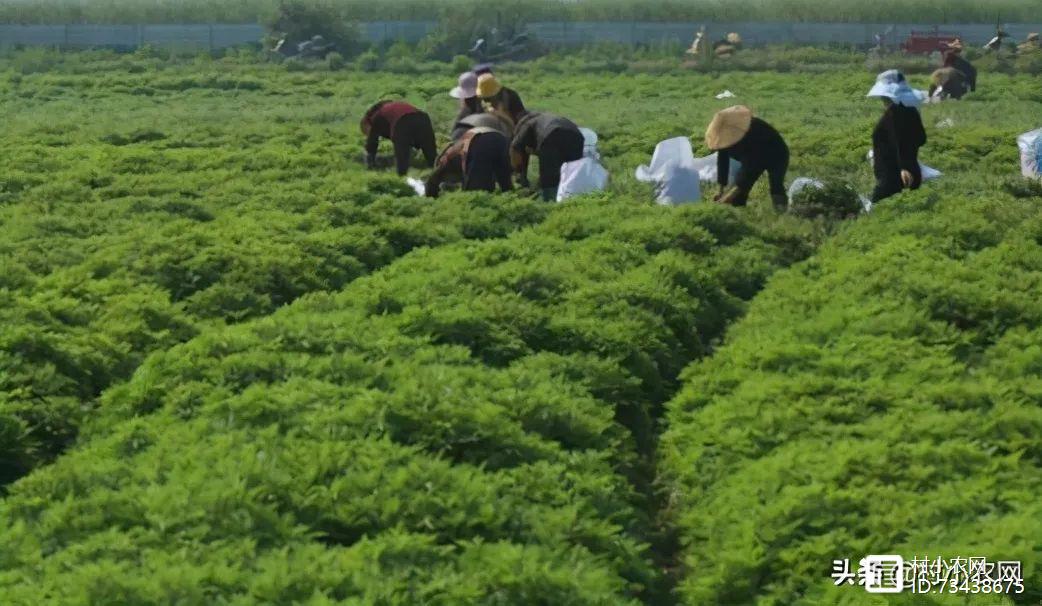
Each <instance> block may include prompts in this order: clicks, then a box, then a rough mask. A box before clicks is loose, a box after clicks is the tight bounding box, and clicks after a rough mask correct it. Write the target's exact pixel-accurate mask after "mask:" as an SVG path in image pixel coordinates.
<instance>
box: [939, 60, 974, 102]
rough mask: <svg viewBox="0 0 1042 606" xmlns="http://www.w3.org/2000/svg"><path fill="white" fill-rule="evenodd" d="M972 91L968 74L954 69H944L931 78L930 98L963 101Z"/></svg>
mask: <svg viewBox="0 0 1042 606" xmlns="http://www.w3.org/2000/svg"><path fill="white" fill-rule="evenodd" d="M969 91H970V85H969V83H967V82H966V74H964V73H962V72H961V71H959V70H957V69H955V68H954V67H942V68H941V69H939V70H936V71H934V73H933V74H932V75H931V76H930V96H931V97H937V98H939V99H962V98H963V96H965V95H966V93H968V92H969Z"/></svg>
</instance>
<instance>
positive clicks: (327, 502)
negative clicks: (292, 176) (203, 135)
mask: <svg viewBox="0 0 1042 606" xmlns="http://www.w3.org/2000/svg"><path fill="white" fill-rule="evenodd" d="M786 225H788V228H786V227H785V226H786ZM795 226H796V224H795V223H788V222H785V221H782V222H781V223H780V224H779V225H774V226H772V227H773V229H772V230H771V231H772V232H773V235H765V232H766V230H762V231H761V230H760V229H757V228H754V227H752V226H751V225H750V224H749V223H748V222H746V221H745V220H743V219H741V218H740V217H739V214H738V213H736V212H734V211H732V210H729V209H724V208H721V207H715V206H710V205H699V206H697V207H688V208H684V209H672V210H670V209H663V208H660V207H651V206H642V205H634V204H632V203H627V202H614V201H608V200H606V199H589V200H585V201H581V202H575V203H570V204H568V205H565V206H562V207H559V208H557V209H556V210H555V211H554V212H553V213H552V214H551V216H550V217H549V218H548V219H547V221H545V222H544V223H543V224H541V225H540V226H538V227H536V228H533V229H529V230H526V231H523V232H519V233H516V234H514V235H512V236H509V237H507V238H505V239H501V240H490V241H486V242H459V243H456V244H449V245H445V246H441V247H438V248H435V249H425V250H418V251H414V252H413V254H411V255H409V256H407V257H404V258H402V259H400V260H398V261H396V262H394V263H392V264H391V265H389V266H388V267H386V268H384V269H382V270H380V271H378V272H376V273H374V274H373V275H371V276H368V277H365V278H361V279H359V280H357V281H355V282H353V283H352V284H351V285H349V286H347V287H346V288H345V289H344V290H343V291H342V292H341V293H339V294H335V295H334V294H326V293H315V294H310V295H307V296H305V297H303V298H301V299H300V300H298V301H297V302H295V303H294V304H292V305H290V306H288V307H286V308H283V309H281V310H279V311H277V312H275V313H274V314H272V315H270V316H268V317H265V318H263V319H260V320H255V321H250V322H246V323H242V324H239V325H236V326H233V327H226V328H220V329H212V330H208V331H206V332H204V333H203V334H201V335H200V336H199V337H197V338H195V339H193V340H192V341H190V342H189V343H187V344H184V345H179V346H175V347H173V348H171V349H170V350H168V351H165V352H162V353H158V354H155V355H154V356H152V357H151V358H150V359H149V360H148V361H147V362H146V363H145V364H144V365H143V366H142V367H141V368H139V369H138V371H137V372H136V373H135V376H134V378H133V379H132V380H131V381H130V382H128V383H126V384H123V385H119V386H116V387H113V388H111V389H109V390H108V391H107V392H106V393H105V395H104V396H103V398H102V399H103V402H102V406H101V407H100V408H99V411H98V418H97V419H95V421H94V422H92V423H91V424H90V427H89V429H88V430H87V433H86V434H85V439H84V440H83V442H82V444H81V445H80V446H77V447H76V448H74V449H72V450H71V451H69V452H67V453H66V454H65V455H64V456H62V457H61V458H59V459H58V460H57V461H56V462H55V463H54V464H53V465H50V466H48V467H45V468H42V469H39V470H37V471H36V472H35V473H33V474H31V475H30V476H28V477H26V478H23V479H22V480H21V481H19V482H17V483H15V484H14V485H12V487H11V492H10V494H9V496H8V497H7V499H6V500H5V501H4V502H3V504H2V505H0V535H2V536H4V537H5V538H4V541H5V549H3V550H0V554H2V555H0V570H3V571H4V572H0V593H3V594H4V595H5V596H7V597H8V599H9V601H10V602H13V603H15V604H21V603H34V604H38V603H48V602H55V603H58V602H60V603H71V604H75V603H84V604H86V603H111V602H167V601H177V600H182V601H189V602H198V601H208V602H222V601H223V602H228V603H248V602H251V603H252V602H257V601H262V602H271V603H291V602H308V603H316V604H318V603H330V602H332V601H343V600H347V601H351V600H359V601H364V602H366V603H384V604H415V603H429V604H478V603H481V604H504V605H505V604H519V603H554V604H624V603H635V602H636V600H638V599H639V598H642V597H647V596H648V595H650V594H653V593H654V592H655V591H657V590H658V587H659V585H660V577H661V575H660V573H659V571H658V569H657V568H656V566H655V565H654V562H653V561H652V558H651V556H650V554H649V553H648V551H647V549H646V543H647V542H648V541H649V540H650V538H651V534H652V523H651V520H650V519H649V518H650V515H649V512H648V509H649V507H648V503H647V493H646V491H645V490H644V487H645V486H646V482H647V476H648V470H647V464H648V456H649V454H650V448H651V446H650V434H651V429H652V428H651V417H652V416H653V414H654V410H655V408H656V407H657V406H659V405H660V404H661V402H662V401H663V400H664V399H665V398H667V397H668V396H669V395H670V394H671V393H672V390H673V386H674V385H675V382H676V375H677V373H678V372H679V371H680V369H681V368H682V367H683V366H685V365H686V364H687V363H688V362H690V361H691V360H692V359H693V358H695V357H697V356H700V355H703V354H704V353H706V352H707V351H708V350H709V349H710V348H711V346H712V344H713V342H714V341H715V340H716V339H717V338H718V337H719V336H720V335H721V334H722V331H723V329H724V326H725V325H726V324H727V323H728V321H729V320H731V319H732V318H734V317H735V316H737V315H738V314H739V313H740V312H741V311H742V310H743V308H744V299H746V298H748V297H749V296H751V294H752V293H753V292H755V291H756V290H757V289H758V288H759V287H760V285H762V284H763V283H764V281H765V280H766V277H767V276H768V275H769V274H770V273H772V272H773V271H774V270H775V269H776V268H777V267H779V266H781V265H784V264H787V263H790V262H792V261H794V260H796V259H797V258H800V257H803V256H805V255H806V254H807V250H806V247H805V245H803V244H802V236H801V234H800V233H799V231H798V229H797V228H796V227H795Z"/></svg>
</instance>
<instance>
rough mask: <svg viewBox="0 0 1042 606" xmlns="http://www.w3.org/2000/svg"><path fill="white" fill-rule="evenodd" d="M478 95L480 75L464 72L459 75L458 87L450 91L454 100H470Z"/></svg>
mask: <svg viewBox="0 0 1042 606" xmlns="http://www.w3.org/2000/svg"><path fill="white" fill-rule="evenodd" d="M477 94H478V75H477V74H475V73H474V72H463V73H462V74H460V75H459V80H458V81H457V82H456V87H455V88H453V89H452V90H450V91H449V96H450V97H452V98H454V99H469V98H471V97H473V96H475V95H477Z"/></svg>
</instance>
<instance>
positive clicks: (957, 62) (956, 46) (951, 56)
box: [944, 38, 977, 92]
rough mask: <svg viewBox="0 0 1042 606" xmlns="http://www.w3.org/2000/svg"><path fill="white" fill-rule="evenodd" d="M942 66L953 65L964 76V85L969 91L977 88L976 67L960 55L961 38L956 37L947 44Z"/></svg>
mask: <svg viewBox="0 0 1042 606" xmlns="http://www.w3.org/2000/svg"><path fill="white" fill-rule="evenodd" d="M944 67H954V68H955V69H957V70H959V71H960V72H962V73H963V75H965V76H966V85H967V86H968V87H969V89H970V91H971V92H972V91H976V90H977V68H976V67H973V64H971V63H970V62H969V61H967V60H966V59H965V58H964V57H963V56H962V40H960V39H959V38H956V39H955V40H953V41H952V42H951V44H949V45H948V52H947V53H945V55H944Z"/></svg>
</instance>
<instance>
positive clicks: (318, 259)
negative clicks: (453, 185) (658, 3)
mask: <svg viewBox="0 0 1042 606" xmlns="http://www.w3.org/2000/svg"><path fill="white" fill-rule="evenodd" d="M786 53H789V54H786ZM593 56H598V55H597V54H596V53H594V55H593ZM982 65H983V66H991V67H994V68H995V69H988V70H985V71H984V73H982V77H981V83H980V90H979V91H978V92H977V93H975V94H973V95H971V96H970V97H968V98H967V99H966V100H964V101H962V102H949V103H945V104H941V105H928V106H925V107H924V108H923V118H924V123H925V125H926V130H927V134H928V137H929V142H928V144H927V146H926V147H925V148H924V149H923V151H922V154H921V159H922V161H923V162H924V163H926V164H928V165H930V166H932V167H935V168H938V169H940V170H941V171H942V172H943V173H944V175H943V176H942V177H941V178H939V179H937V180H935V181H930V182H928V183H926V184H925V185H924V187H923V189H922V190H920V191H918V192H914V193H906V194H903V195H900V196H898V197H895V198H892V199H890V200H887V201H884V202H882V203H881V204H879V205H878V206H877V207H876V208H875V209H874V210H873V212H872V213H870V214H867V215H864V216H861V217H859V218H857V219H854V220H850V221H845V222H842V223H835V222H830V221H826V220H824V219H821V218H818V219H802V218H797V217H795V216H792V215H788V214H778V213H776V212H775V211H774V210H773V209H772V208H771V207H770V204H769V201H768V200H767V192H766V186H765V185H764V184H762V183H761V184H759V185H758V186H757V188H756V189H755V190H754V194H753V203H752V204H751V206H750V207H748V208H746V209H731V208H725V207H721V206H719V205H715V204H712V203H700V204H694V205H689V206H684V207H678V208H670V207H662V206H656V205H654V204H653V203H652V202H651V199H652V195H651V188H650V186H649V185H646V184H643V183H639V182H637V181H636V180H635V179H634V177H633V171H634V169H635V168H636V167H637V166H638V165H639V164H642V163H646V162H647V161H648V160H649V159H650V155H651V152H652V151H653V149H654V146H655V144H656V143H657V142H658V141H660V140H662V139H665V138H668V137H672V136H691V137H692V140H693V142H694V143H695V145H696V152H697V153H698V154H699V155H702V154H704V153H706V150H705V149H704V148H702V143H701V138H702V137H701V134H702V132H703V130H704V127H705V124H706V123H707V122H708V120H709V119H710V117H711V116H712V115H713V113H714V112H715V111H717V110H719V109H721V108H723V107H725V106H727V105H730V104H732V103H734V102H741V103H745V104H748V105H749V106H750V107H752V108H753V109H754V110H755V111H756V112H757V113H758V114H759V115H761V116H762V117H764V118H765V119H767V120H768V121H770V122H771V123H772V124H774V125H775V126H777V127H778V128H779V130H780V131H781V132H782V133H783V134H784V135H785V137H786V138H787V140H788V142H789V145H790V147H791V149H792V154H793V164H792V168H791V170H790V173H789V180H790V181H791V180H792V179H794V178H796V177H799V176H807V177H814V178H819V179H824V180H829V181H842V182H846V183H850V184H851V185H852V186H853V187H854V188H855V189H857V190H858V191H867V190H868V189H869V188H870V187H871V183H872V178H871V167H870V165H869V163H868V162H867V160H866V159H865V154H866V152H867V151H868V149H869V147H870V146H871V141H870V130H871V128H872V126H873V124H874V122H875V120H876V119H877V118H878V116H879V114H880V112H881V104H880V103H879V102H878V100H870V99H866V98H865V97H864V95H865V93H866V92H867V90H868V88H869V87H870V85H871V83H872V81H873V79H874V76H875V70H876V68H877V67H879V66H876V65H872V66H866V65H865V63H864V61H863V59H862V58H860V57H857V58H854V57H847V58H842V57H839V56H838V55H829V54H828V53H825V52H824V51H822V52H813V51H802V52H800V53H796V52H794V51H777V52H767V53H765V54H762V55H753V54H750V55H749V56H748V57H747V58H743V59H741V60H740V61H737V62H736V65H734V67H741V68H742V69H728V70H703V71H691V70H685V69H682V68H680V67H679V63H678V64H677V65H673V64H668V65H667V64H665V63H661V62H657V63H656V62H653V61H647V62H643V63H642V62H639V61H638V62H634V63H630V64H620V63H619V62H617V61H614V60H610V59H609V60H599V61H586V60H585V59H584V58H583V57H579V56H572V57H561V56H551V57H548V58H544V59H541V60H539V61H536V62H532V63H528V64H516V65H505V66H503V67H502V70H501V72H500V75H501V77H502V79H503V80H504V81H505V83H507V84H508V85H510V86H512V87H513V88H515V89H517V90H518V91H520V92H521V94H522V95H523V96H524V99H525V103H526V105H528V106H529V107H531V108H535V109H546V110H550V111H554V112H557V113H560V114H563V115H566V116H570V117H572V118H573V119H574V120H575V121H576V122H578V123H579V124H580V125H581V126H587V127H590V128H592V129H594V130H595V131H597V133H598V134H599V135H600V141H601V142H600V151H601V154H602V155H603V157H604V163H605V166H606V167H607V169H608V170H609V172H610V173H611V178H612V181H611V185H610V187H609V189H608V190H607V191H605V192H603V193H600V194H596V195H590V196H586V197H582V198H578V199H575V200H571V201H568V202H566V203H563V204H548V203H543V202H541V201H538V200H537V199H535V198H534V197H533V196H532V195H529V194H528V193H527V192H518V193H515V194H511V195H489V194H483V193H482V194H475V193H470V194H460V193H455V194H447V195H444V196H442V197H441V198H439V199H438V200H436V201H432V200H429V199H425V198H420V197H417V196H415V195H413V193H412V190H411V189H410V188H409V187H408V186H407V185H406V184H405V183H404V181H403V180H401V179H399V178H398V177H396V176H394V175H392V174H390V173H387V172H367V171H365V170H364V169H363V168H362V163H361V156H362V143H363V137H362V135H361V133H360V132H359V130H358V125H357V124H358V118H359V116H360V115H361V113H362V112H363V111H364V109H365V108H366V107H367V106H368V105H369V104H370V103H372V102H373V101H375V100H376V99H377V98H378V97H379V96H381V95H384V94H395V95H401V96H403V97H404V98H406V99H409V100H411V101H412V102H414V103H415V104H417V105H419V106H421V107H423V108H424V109H426V110H427V111H428V112H429V113H430V114H431V116H432V118H433V119H434V122H435V125H436V129H437V131H438V132H439V136H440V137H441V140H440V143H444V142H446V141H447V133H448V131H449V126H450V122H451V118H452V116H453V115H454V110H455V107H454V101H453V100H452V99H451V98H449V97H448V95H447V94H446V93H447V91H448V90H449V88H450V87H451V86H452V85H453V84H454V81H455V75H456V74H455V73H454V72H453V68H452V67H451V66H449V65H448V64H438V63H415V64H409V65H408V66H407V67H406V66H405V65H404V62H403V63H402V64H398V65H397V67H398V71H397V72H395V71H380V72H370V71H363V70H360V69H356V68H355V67H353V66H349V67H348V68H347V69H334V70H328V69H326V67H325V66H326V64H324V63H323V64H319V65H318V66H316V68H314V69H308V68H307V66H303V67H302V66H301V65H299V64H289V65H288V66H287V65H280V64H274V63H266V62H264V61H260V60H258V59H257V58H256V57H253V56H251V55H249V54H247V53H243V54H235V53H232V54H229V55H228V56H227V57H223V58H211V57H209V56H201V57H198V58H168V57H163V58H160V57H157V56H155V55H153V54H151V53H150V51H148V50H143V51H141V52H138V53H136V54H125V55H119V54H115V53H108V52H91V53H80V54H70V55H60V54H55V53H51V52H40V51H33V52H29V51H26V52H18V53H13V54H8V55H6V56H4V57H3V58H0V112H2V115H3V117H4V128H3V130H2V131H0V141H2V143H3V146H2V152H0V153H2V162H0V604H4V605H7V604H14V605H19V606H22V605H25V606H36V605H42V604H55V605H65V604H75V605H81V604H82V605H94V604H189V605H195V604H207V605H209V604H243V605H245V604H311V605H319V604H386V605H392V604H393V605H402V606H405V605H409V606H411V605H419V604H428V605H444V606H454V605H460V604H474V605H478V604H480V605H504V606H506V605H517V604H553V605H614V604H684V605H690V606H695V605H714V604H728V605H731V604H734V605H758V606H781V605H825V604H828V605H832V604H842V605H850V606H859V605H862V604H865V605H882V604H893V605H895V606H900V605H912V604H929V605H937V606H941V605H944V606H947V605H951V606H955V605H964V604H971V605H973V606H995V605H997V604H1003V605H1010V604H1017V605H1027V604H1037V603H1038V602H1039V600H1040V599H1042V545H1040V537H1042V505H1040V503H1042V441H1040V440H1042V438H1040V435H1042V191H1040V189H1039V188H1037V187H1033V186H1032V185H1031V183H1030V182H1028V181H1026V180H1024V179H1022V178H1021V177H1020V176H1019V157H1018V152H1017V148H1016V142H1015V138H1016V136H1017V135H1018V134H1020V133H1022V132H1025V131H1027V130H1030V129H1034V128H1038V127H1039V126H1042V124H1040V123H1039V119H1040V116H1042V88H1040V87H1039V80H1038V76H1035V75H1029V74H1023V73H1013V72H1015V71H1016V70H1014V69H1012V68H1008V67H1009V66H1007V68H1008V69H1007V68H1003V70H1004V71H1006V72H1010V73H998V71H997V70H998V68H999V66H997V65H992V64H989V63H987V62H982ZM392 67H394V66H392ZM906 67H908V68H909V69H910V72H909V73H910V79H911V80H912V83H913V84H914V85H916V86H918V87H925V85H926V79H927V77H926V76H925V75H924V73H923V70H924V69H925V68H926V66H925V64H923V63H921V62H920V63H917V62H914V61H913V62H908V63H907V65H906ZM778 69H784V73H782V72H780V71H778ZM725 89H726V90H731V91H733V92H734V93H735V94H736V95H737V97H736V99H728V100H717V99H715V98H714V97H715V95H716V94H717V93H719V92H721V91H723V90H725ZM381 151H382V152H383V153H384V154H388V153H389V147H388V144H387V143H386V142H384V144H383V148H382V150H381ZM412 173H413V176H422V175H423V169H421V168H414V169H413V171H412ZM869 553H899V554H904V555H905V556H906V557H910V556H912V555H920V556H922V555H930V556H942V557H945V558H953V557H957V556H962V557H968V556H981V557H987V558H988V559H989V560H991V561H998V560H1019V561H1021V562H1022V563H1023V567H1024V569H1023V575H1024V585H1025V591H1024V593H1022V594H1019V595H1015V596H1009V597H997V596H977V597H975V598H972V599H971V598H967V597H964V596H961V595H934V596H920V597H919V599H918V600H913V599H912V598H913V597H914V596H910V595H902V596H889V597H888V596H883V595H869V594H867V593H865V592H864V590H862V589H861V588H858V587H835V586H834V584H833V582H832V579H831V578H830V576H829V573H830V570H831V566H832V560H833V559H838V558H852V559H854V561H855V562H856V561H857V559H858V558H860V557H863V556H864V555H866V554H869Z"/></svg>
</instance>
